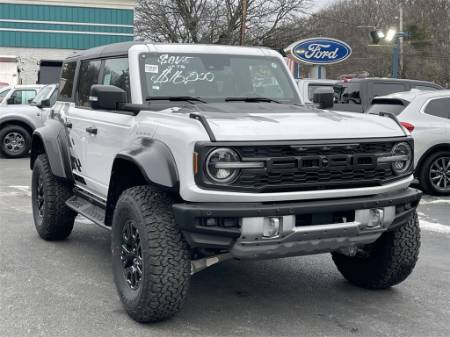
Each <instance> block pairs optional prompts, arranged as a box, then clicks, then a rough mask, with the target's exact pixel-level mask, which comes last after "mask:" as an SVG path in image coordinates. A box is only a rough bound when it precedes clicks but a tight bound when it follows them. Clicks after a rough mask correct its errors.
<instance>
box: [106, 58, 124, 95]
mask: <svg viewBox="0 0 450 337" xmlns="http://www.w3.org/2000/svg"><path fill="white" fill-rule="evenodd" d="M102 83H103V84H104V85H114V86H116V87H119V88H121V89H123V90H125V91H126V92H127V96H128V102H129V101H131V90H130V73H129V70H128V59H127V58H119V59H109V60H106V61H105V71H104V74H103V79H102Z"/></svg>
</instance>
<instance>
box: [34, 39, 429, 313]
mask: <svg viewBox="0 0 450 337" xmlns="http://www.w3.org/2000/svg"><path fill="white" fill-rule="evenodd" d="M60 83H61V85H60V93H59V97H58V99H57V102H56V104H55V106H54V108H53V113H52V114H51V115H50V118H49V119H48V120H47V121H46V123H45V125H44V126H43V127H41V128H38V129H36V130H35V132H34V134H33V142H32V150H31V161H30V166H31V168H32V169H33V174H32V181H31V191H32V198H31V200H32V209H33V218H34V222H35V226H36V230H37V232H38V233H39V235H40V236H41V237H42V238H43V239H45V240H63V239H65V238H67V237H68V236H69V235H70V233H71V231H72V229H73V226H74V219H75V217H76V215H77V214H81V215H83V216H85V217H86V218H88V219H90V220H92V221H93V222H94V223H96V224H97V225H99V226H101V227H102V228H105V229H108V230H111V234H112V240H111V251H112V265H113V276H114V281H115V284H116V288H117V290H118V293H119V296H120V299H121V300H122V303H123V306H124V307H125V309H126V311H127V312H128V314H129V315H130V316H131V317H132V318H133V319H135V320H136V321H139V322H154V321H160V320H163V319H166V318H168V317H170V316H173V315H174V314H175V313H176V312H178V311H179V310H180V308H181V307H182V305H183V303H184V300H185V298H186V294H187V291H188V288H189V280H190V277H191V275H192V274H194V273H196V272H198V271H200V270H202V269H204V268H206V267H209V266H211V265H213V264H215V263H218V262H220V261H223V260H226V259H230V258H234V259H238V260H257V259H268V258H281V257H286V256H299V255H308V254H316V253H325V252H331V253H332V256H333V261H334V263H335V264H336V266H337V268H338V270H339V271H340V272H341V273H342V274H343V275H344V277H345V278H346V279H347V280H349V281H350V282H351V283H353V284H355V285H357V286H360V287H363V288H369V289H384V288H388V287H391V286H393V285H396V284H398V283H400V282H402V281H403V280H405V279H406V278H407V277H408V275H409V274H410V273H411V272H412V270H413V268H414V266H415V263H416V261H417V257H418V253H419V246H420V235H419V232H420V229H419V224H418V218H417V215H416V207H417V205H418V203H419V200H420V197H421V192H420V191H418V190H415V189H411V188H408V186H409V185H410V183H411V181H412V180H413V175H412V173H413V140H412V137H411V136H410V135H409V134H408V133H407V132H406V131H405V130H404V129H403V127H401V126H400V125H398V124H397V123H396V121H394V120H393V119H391V118H388V117H381V116H375V115H371V114H354V113H339V112H330V111H325V110H319V109H317V108H315V107H314V106H312V105H307V106H306V105H302V104H301V99H300V96H299V94H298V90H297V88H296V83H295V82H294V79H293V78H292V76H291V75H290V73H289V69H288V68H287V66H286V64H285V62H284V60H283V58H282V56H281V55H280V54H279V53H278V52H275V51H273V50H270V49H266V48H261V47H259V48H249V47H237V46H219V45H192V44H151V43H145V42H142V41H135V42H130V43H120V44H115V45H109V46H103V47H101V48H96V49H91V50H87V51H80V52H78V54H76V55H74V56H72V57H70V58H68V59H66V60H65V62H64V64H63V67H62V72H61V82H60ZM274 86H276V88H273V87H274ZM274 89H275V90H274ZM323 89H327V88H321V89H317V90H316V92H315V94H314V96H315V97H314V101H315V103H316V104H317V105H318V106H319V107H320V108H322V109H326V108H328V107H330V106H331V105H332V103H333V96H334V93H333V91H331V92H322V90H323ZM130 103H131V104H130ZM59 248H60V249H63V248H64V246H59ZM291 276H292V275H289V277H291ZM205 310H207V308H205Z"/></svg>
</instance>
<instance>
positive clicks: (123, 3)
mask: <svg viewBox="0 0 450 337" xmlns="http://www.w3.org/2000/svg"><path fill="white" fill-rule="evenodd" d="M0 3H9V4H15V5H47V6H70V7H91V8H109V9H111V8H114V9H131V10H134V7H135V5H136V0H96V1H95V2H93V1H92V0H75V1H68V0H36V1H30V0H1V1H0Z"/></svg>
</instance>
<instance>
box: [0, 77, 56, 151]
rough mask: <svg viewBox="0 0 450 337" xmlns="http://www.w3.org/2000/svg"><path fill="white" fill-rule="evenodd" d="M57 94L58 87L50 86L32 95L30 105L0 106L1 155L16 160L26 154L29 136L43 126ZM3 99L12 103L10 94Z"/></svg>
mask: <svg viewBox="0 0 450 337" xmlns="http://www.w3.org/2000/svg"><path fill="white" fill-rule="evenodd" d="M8 88H9V90H15V89H13V88H11V87H8ZM35 90H36V91H38V89H35ZM22 91H23V90H22ZM57 94H58V85H57V84H50V85H47V86H44V87H43V88H42V89H40V91H38V93H37V95H36V96H34V95H33V97H34V98H32V101H31V102H30V103H28V102H27V104H11V103H10V104H8V105H2V104H0V151H1V152H2V154H3V155H5V156H7V157H12V158H17V157H21V156H23V155H26V154H28V152H29V150H30V145H31V135H32V133H33V131H34V129H36V128H38V127H40V126H42V125H43V124H44V121H45V120H46V118H47V117H48V114H49V113H50V107H51V106H53V105H54V104H55V102H56V96H57ZM8 97H9V98H8ZM4 99H5V101H8V100H9V101H10V102H12V101H11V99H12V98H11V93H10V92H8V96H5V97H4Z"/></svg>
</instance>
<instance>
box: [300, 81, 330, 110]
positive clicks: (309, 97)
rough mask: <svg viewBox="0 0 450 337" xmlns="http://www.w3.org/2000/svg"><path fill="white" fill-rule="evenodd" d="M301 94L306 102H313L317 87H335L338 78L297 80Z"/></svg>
mask: <svg viewBox="0 0 450 337" xmlns="http://www.w3.org/2000/svg"><path fill="white" fill-rule="evenodd" d="M296 81H297V86H298V90H299V92H300V96H301V98H302V100H303V102H304V103H310V104H312V103H313V96H314V91H315V90H316V89H317V88H324V87H325V88H333V86H334V85H335V84H336V83H337V82H338V81H337V80H318V79H311V78H306V79H301V80H296Z"/></svg>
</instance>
